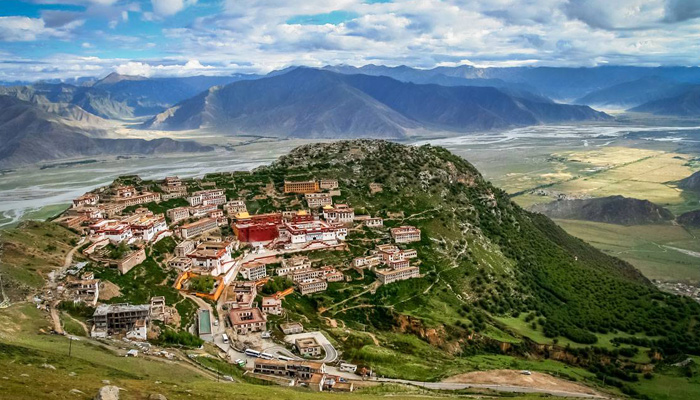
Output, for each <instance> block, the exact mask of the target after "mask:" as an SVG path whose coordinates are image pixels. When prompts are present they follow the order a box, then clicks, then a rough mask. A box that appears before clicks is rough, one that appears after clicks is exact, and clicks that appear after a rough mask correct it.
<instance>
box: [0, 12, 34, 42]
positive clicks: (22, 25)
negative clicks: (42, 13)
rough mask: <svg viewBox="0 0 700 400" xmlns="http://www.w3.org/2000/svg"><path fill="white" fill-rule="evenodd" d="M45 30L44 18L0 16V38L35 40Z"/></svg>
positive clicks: (11, 40)
mask: <svg viewBox="0 0 700 400" xmlns="http://www.w3.org/2000/svg"><path fill="white" fill-rule="evenodd" d="M44 30H45V24H44V20H43V19H41V18H28V17H0V40H3V41H7V42H26V41H32V40H36V38H37V36H38V35H40V34H42V33H43V32H44Z"/></svg>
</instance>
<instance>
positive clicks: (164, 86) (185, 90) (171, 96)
mask: <svg viewBox="0 0 700 400" xmlns="http://www.w3.org/2000/svg"><path fill="white" fill-rule="evenodd" d="M256 78H258V76H257V75H245V74H235V75H230V76H188V77H182V78H146V77H141V76H128V75H119V74H117V73H112V74H110V75H108V76H106V77H105V78H103V79H101V80H99V81H97V82H96V83H95V84H94V85H93V86H92V88H94V89H98V90H100V91H104V92H107V93H109V94H110V96H111V97H113V98H114V99H115V100H117V101H119V102H122V103H125V104H127V105H128V106H129V107H130V108H132V109H133V115H135V116H146V115H148V116H150V115H154V114H156V113H159V112H161V111H163V110H165V109H167V108H168V107H171V106H173V105H175V104H177V103H179V102H181V101H183V100H185V99H188V98H190V97H192V96H195V95H197V94H199V93H201V92H202V91H205V90H207V89H209V88H211V87H213V86H218V85H226V84H229V83H232V82H236V81H239V80H247V79H256Z"/></svg>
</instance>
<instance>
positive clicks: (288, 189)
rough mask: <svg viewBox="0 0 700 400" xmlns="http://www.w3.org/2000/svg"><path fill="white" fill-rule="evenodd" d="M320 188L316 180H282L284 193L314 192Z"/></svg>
mask: <svg viewBox="0 0 700 400" xmlns="http://www.w3.org/2000/svg"><path fill="white" fill-rule="evenodd" d="M320 190H321V187H320V185H319V184H318V182H317V181H315V180H313V181H297V182H294V181H284V193H301V194H304V193H314V192H318V191H320Z"/></svg>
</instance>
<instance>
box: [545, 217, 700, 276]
mask: <svg viewBox="0 0 700 400" xmlns="http://www.w3.org/2000/svg"><path fill="white" fill-rule="evenodd" d="M556 222H557V224H559V225H560V226H561V227H562V228H564V229H565V230H566V231H567V232H568V233H570V234H572V235H574V236H576V237H578V238H581V239H583V240H585V241H587V242H588V243H590V244H592V245H593V246H595V247H597V248H599V249H601V250H603V251H604V252H606V253H608V254H610V255H613V256H616V257H619V258H622V259H623V260H625V261H627V262H629V263H631V264H632V265H634V266H635V267H637V268H638V269H639V270H640V271H642V273H643V274H644V275H645V276H646V277H648V278H650V279H659V280H667V281H686V282H690V283H699V282H700V258H698V257H695V256H693V255H691V254H692V253H690V254H688V253H684V252H681V251H678V250H677V249H684V250H690V251H691V252H700V241H698V239H697V238H698V234H699V232H696V231H688V230H686V229H684V228H683V227H681V226H678V225H671V224H668V225H637V226H621V225H613V224H604V223H599V222H589V221H572V220H557V221H556Z"/></svg>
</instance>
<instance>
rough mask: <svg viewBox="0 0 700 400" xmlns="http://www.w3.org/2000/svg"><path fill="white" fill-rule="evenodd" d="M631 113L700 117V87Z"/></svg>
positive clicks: (694, 86)
mask: <svg viewBox="0 0 700 400" xmlns="http://www.w3.org/2000/svg"><path fill="white" fill-rule="evenodd" d="M630 111H635V112H645V113H651V114H657V115H675V116H682V117H698V116H700V85H693V86H689V87H688V88H687V89H686V90H685V91H683V93H681V94H680V95H677V96H673V97H668V98H664V99H659V100H655V101H650V102H648V103H644V104H642V105H640V106H638V107H634V108H632V109H631V110H630Z"/></svg>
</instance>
